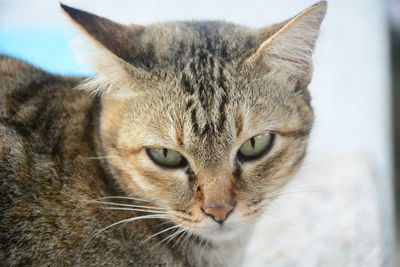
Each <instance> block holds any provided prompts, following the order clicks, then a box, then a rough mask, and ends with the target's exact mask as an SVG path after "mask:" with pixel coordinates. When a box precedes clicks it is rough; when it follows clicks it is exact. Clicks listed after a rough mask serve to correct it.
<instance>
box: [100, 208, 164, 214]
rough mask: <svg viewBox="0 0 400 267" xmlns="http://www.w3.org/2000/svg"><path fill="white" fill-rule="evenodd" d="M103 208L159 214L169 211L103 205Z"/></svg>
mask: <svg viewBox="0 0 400 267" xmlns="http://www.w3.org/2000/svg"><path fill="white" fill-rule="evenodd" d="M101 209H103V210H127V211H142V212H148V213H158V214H168V213H167V212H164V211H158V210H145V209H135V208H114V207H101Z"/></svg>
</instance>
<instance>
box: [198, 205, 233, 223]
mask: <svg viewBox="0 0 400 267" xmlns="http://www.w3.org/2000/svg"><path fill="white" fill-rule="evenodd" d="M235 205H236V202H228V203H226V204H224V205H216V206H203V207H202V208H201V209H202V210H203V212H204V213H205V214H207V215H208V216H210V217H211V218H213V219H214V221H216V222H217V223H219V224H222V223H223V222H224V221H225V220H226V219H227V218H228V216H229V215H230V214H231V213H232V211H233V209H234V208H235Z"/></svg>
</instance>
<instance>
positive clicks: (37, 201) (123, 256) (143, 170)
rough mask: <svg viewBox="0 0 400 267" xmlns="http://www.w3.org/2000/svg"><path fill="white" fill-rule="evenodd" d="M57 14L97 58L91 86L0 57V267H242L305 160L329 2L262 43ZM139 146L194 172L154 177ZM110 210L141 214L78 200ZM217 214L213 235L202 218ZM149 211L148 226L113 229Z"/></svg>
mask: <svg viewBox="0 0 400 267" xmlns="http://www.w3.org/2000/svg"><path fill="white" fill-rule="evenodd" d="M62 7H63V10H64V11H65V12H66V14H67V15H68V16H69V17H70V18H71V20H72V21H73V22H74V23H75V24H76V25H77V26H78V27H79V28H80V29H81V30H82V31H83V32H84V33H85V34H86V36H87V38H88V39H89V41H90V42H91V43H92V44H93V49H94V51H95V53H94V55H92V56H91V58H90V59H89V60H91V62H92V64H93V65H94V67H95V69H96V72H97V76H96V77H94V78H91V79H85V78H84V77H63V76H57V75H52V74H49V73H46V72H44V71H42V70H39V69H37V68H35V67H33V66H31V65H29V64H26V63H23V62H21V61H19V60H17V59H14V58H10V57H7V56H0V214H1V215H0V265H5V266H13V265H65V266H71V265H84V266H89V265H93V266H97V265H118V266H147V265H148V266H155V265H157V266H160V265H170V266H237V265H240V262H241V259H242V253H243V251H244V250H243V247H244V246H245V244H246V242H247V239H248V236H249V234H250V233H251V225H252V224H253V223H254V222H255V220H256V218H257V217H259V216H260V214H261V213H262V212H263V211H264V210H265V209H267V208H268V203H269V201H270V200H272V199H273V198H275V197H276V195H277V194H278V192H279V190H280V189H281V188H282V187H283V186H284V185H285V184H286V183H287V182H289V181H290V180H291V179H292V177H293V175H294V174H295V172H296V170H297V169H298V168H299V166H300V165H301V162H302V160H303V158H304V156H305V153H306V147H307V140H308V136H309V133H310V131H311V127H312V122H313V112H312V108H311V106H310V96H309V93H308V90H307V85H308V83H309V81H310V78H311V75H312V68H311V66H312V62H311V52H312V50H313V48H314V44H315V41H316V38H317V36H318V32H319V26H320V23H321V21H322V18H323V16H324V14H325V11H326V3H325V2H321V3H319V4H317V5H315V6H313V7H311V8H309V9H307V10H306V11H304V12H303V13H300V14H299V15H298V16H296V17H295V18H293V19H291V20H288V21H286V22H284V23H281V24H276V25H273V26H270V27H267V28H264V29H261V30H254V29H250V28H247V27H244V26H238V25H235V24H231V23H226V22H220V21H208V22H202V21H194V22H171V23H163V24H154V25H150V26H147V27H143V26H138V25H132V26H124V25H121V24H117V23H115V22H112V21H109V20H107V19H105V18H102V17H98V16H95V15H93V14H90V13H87V12H84V11H80V10H77V9H73V8H70V7H67V6H64V5H63V6H62ZM299 33H303V34H300V35H299ZM299 36H300V37H299ZM302 48H304V49H302ZM74 88H78V89H81V90H77V89H74ZM266 132H269V133H273V134H275V138H274V143H273V146H272V148H271V150H270V151H269V152H268V153H266V154H265V155H264V156H262V157H261V158H259V159H257V160H254V161H250V162H239V161H238V160H237V151H238V149H239V147H240V146H241V145H242V144H243V143H244V142H245V141H246V140H248V139H250V138H252V137H253V136H256V135H259V134H263V133H266ZM148 147H163V148H168V149H173V150H176V151H178V152H180V153H181V154H182V155H183V156H184V157H185V158H186V159H187V161H188V166H186V167H184V168H181V169H165V168H162V167H160V166H158V165H156V164H154V163H153V162H152V161H151V160H150V158H149V157H148V155H147V153H146V148H148ZM107 196H123V197H134V198H141V199H143V200H142V201H140V202H134V204H135V205H137V206H136V210H131V211H128V210H127V208H128V207H129V206H127V205H130V204H132V202H130V201H128V200H126V199H122V200H121V199H117V200H115V199H114V200H113V201H114V204H113V205H112V206H107V207H114V208H116V207H117V208H118V209H114V210H109V209H106V210H103V209H101V205H108V204H104V201H102V203H97V204H96V203H92V202H89V203H88V202H86V201H87V200H94V199H99V198H102V197H107ZM110 201H111V200H110ZM227 202H229V203H235V208H234V210H233V211H232V213H231V215H230V216H229V218H228V219H227V220H226V222H224V224H223V225H222V226H221V225H219V224H217V223H216V222H214V221H213V220H212V219H211V218H210V217H209V216H206V214H205V213H204V212H203V211H202V207H203V206H204V205H206V204H207V205H209V206H210V207H218V206H219V205H220V204H221V203H227ZM117 205H118V206H117ZM232 205H233V204H232ZM146 206H147V207H148V208H146ZM138 207H141V208H138ZM143 209H145V210H143ZM146 209H147V211H146ZM149 211H150V212H153V213H151V214H156V213H157V212H158V213H159V215H155V217H158V218H153V219H150V218H151V216H150V217H147V218H149V219H148V220H142V221H139V220H138V221H131V222H129V223H121V224H118V225H115V226H113V223H116V222H124V220H125V219H129V218H134V217H135V216H144V215H148V213H146V212H149ZM166 222H167V223H166ZM108 226H110V228H107V227H108ZM111 226H113V227H111ZM102 229H104V230H102ZM170 229H172V230H170ZM174 231H175V232H174ZM174 233H175V236H176V237H175V238H174V239H171V241H172V242H164V240H165V238H168V237H169V236H173V235H174ZM189 234H190V235H189ZM160 242H161V244H159V243H160ZM175 242H177V243H178V244H175Z"/></svg>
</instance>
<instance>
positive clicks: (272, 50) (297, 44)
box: [245, 1, 327, 88]
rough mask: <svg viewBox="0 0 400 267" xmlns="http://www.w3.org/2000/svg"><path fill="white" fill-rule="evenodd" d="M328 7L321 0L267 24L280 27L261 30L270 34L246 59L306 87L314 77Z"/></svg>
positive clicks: (262, 69) (260, 68) (252, 64)
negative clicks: (316, 51) (315, 55)
mask: <svg viewBox="0 0 400 267" xmlns="http://www.w3.org/2000/svg"><path fill="white" fill-rule="evenodd" d="M326 8H327V3H326V2H324V1H323V2H319V3H317V4H315V5H314V6H311V7H309V8H308V9H306V10H304V11H303V12H301V13H300V14H299V15H297V16H295V17H294V18H292V19H290V20H288V21H286V22H284V23H282V24H279V25H276V26H275V27H272V28H271V27H270V28H267V29H268V30H271V29H274V31H275V30H277V31H276V32H275V33H273V34H272V35H271V34H269V36H268V35H266V34H265V33H264V32H263V30H261V33H260V36H268V37H267V39H266V40H264V41H262V42H261V45H260V46H259V48H258V49H257V51H256V52H255V53H254V54H252V55H251V56H250V57H249V58H247V60H246V62H245V63H246V64H248V65H250V66H252V67H256V68H257V69H258V70H260V71H262V72H265V73H269V72H271V73H273V76H274V77H279V79H287V80H288V81H294V82H295V83H296V87H298V88H299V87H300V88H303V87H305V86H306V85H307V84H308V83H309V82H310V80H311V76H312V53H313V50H314V46H315V42H316V40H317V38H318V35H319V29H320V25H321V22H322V20H323V18H324V16H325V14H326Z"/></svg>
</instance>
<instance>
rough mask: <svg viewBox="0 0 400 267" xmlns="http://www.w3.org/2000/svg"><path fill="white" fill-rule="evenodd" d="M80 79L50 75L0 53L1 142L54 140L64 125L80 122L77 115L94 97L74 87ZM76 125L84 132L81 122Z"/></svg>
mask: <svg viewBox="0 0 400 267" xmlns="http://www.w3.org/2000/svg"><path fill="white" fill-rule="evenodd" d="M82 79H83V78H82V77H68V76H61V75H55V74H51V73H49V72H46V71H43V70H41V69H39V68H37V67H35V66H33V65H31V64H28V63H25V62H23V61H21V60H18V59H15V58H12V57H9V56H4V55H0V141H4V142H5V143H4V142H3V144H4V145H6V144H7V143H10V142H11V143H15V142H16V140H15V138H23V139H24V140H28V141H25V142H30V143H32V142H33V140H35V143H38V142H39V141H40V142H41V143H43V142H44V141H43V140H53V141H54V142H55V141H56V140H58V139H60V138H61V137H62V134H63V132H64V128H65V127H64V126H65V125H72V126H74V124H72V123H71V122H75V124H78V122H79V123H83V122H82V121H83V120H82V119H80V120H79V119H78V118H80V117H81V115H80V114H81V113H85V112H86V111H87V109H88V108H89V107H90V105H91V103H92V102H93V99H92V98H91V97H90V96H88V95H87V94H85V93H84V92H82V91H78V90H75V89H74V87H76V86H77V85H78V84H79V82H80V81H82ZM75 128H77V130H76V131H83V130H82V126H81V125H77V126H76V127H75ZM75 128H74V129H75ZM78 128H79V129H78ZM60 136H61V137H60ZM42 141H43V142H42ZM54 142H53V143H54ZM50 143H51V142H50ZM0 145H1V144H0ZM45 146H47V145H46V144H45ZM48 149H51V148H50V147H49V148H48Z"/></svg>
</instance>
